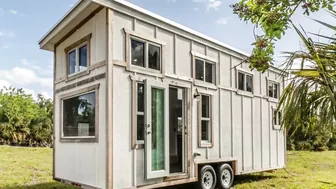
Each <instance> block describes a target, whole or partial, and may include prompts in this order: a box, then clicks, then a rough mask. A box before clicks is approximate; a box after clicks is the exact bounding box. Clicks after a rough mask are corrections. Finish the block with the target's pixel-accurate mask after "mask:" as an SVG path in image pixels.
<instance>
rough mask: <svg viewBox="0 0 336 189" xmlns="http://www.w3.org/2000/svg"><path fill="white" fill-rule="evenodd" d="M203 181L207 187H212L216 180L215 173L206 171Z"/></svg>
mask: <svg viewBox="0 0 336 189" xmlns="http://www.w3.org/2000/svg"><path fill="white" fill-rule="evenodd" d="M202 182H203V186H204V187H205V188H206V189H210V188H211V186H212V185H213V182H214V179H213V175H212V174H211V173H210V172H209V171H206V172H205V173H204V174H203V178H202Z"/></svg>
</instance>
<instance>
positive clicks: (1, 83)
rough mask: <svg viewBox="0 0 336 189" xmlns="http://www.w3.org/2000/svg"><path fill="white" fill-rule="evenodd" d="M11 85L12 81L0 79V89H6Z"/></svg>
mask: <svg viewBox="0 0 336 189" xmlns="http://www.w3.org/2000/svg"><path fill="white" fill-rule="evenodd" d="M9 86H10V83H9V82H8V81H6V80H1V79H0V90H1V89H4V88H5V87H9Z"/></svg>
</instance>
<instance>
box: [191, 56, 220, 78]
mask: <svg viewBox="0 0 336 189" xmlns="http://www.w3.org/2000/svg"><path fill="white" fill-rule="evenodd" d="M215 76H216V70H215V64H213V63H209V62H205V61H203V60H200V59H195V79H197V80H201V81H204V82H207V83H216V80H215Z"/></svg>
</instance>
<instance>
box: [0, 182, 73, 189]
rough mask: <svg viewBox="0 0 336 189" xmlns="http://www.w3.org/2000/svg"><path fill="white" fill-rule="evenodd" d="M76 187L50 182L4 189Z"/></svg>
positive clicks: (67, 188) (68, 188)
mask: <svg viewBox="0 0 336 189" xmlns="http://www.w3.org/2000/svg"><path fill="white" fill-rule="evenodd" d="M74 188H75V187H73V186H71V185H66V184H62V183H57V182H50V183H40V184H34V185H29V186H7V187H4V188H3V189H74Z"/></svg>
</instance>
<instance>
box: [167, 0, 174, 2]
mask: <svg viewBox="0 0 336 189" xmlns="http://www.w3.org/2000/svg"><path fill="white" fill-rule="evenodd" d="M167 2H168V3H176V0H167Z"/></svg>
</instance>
